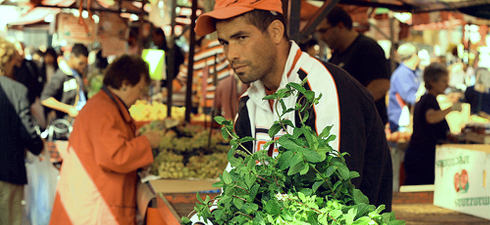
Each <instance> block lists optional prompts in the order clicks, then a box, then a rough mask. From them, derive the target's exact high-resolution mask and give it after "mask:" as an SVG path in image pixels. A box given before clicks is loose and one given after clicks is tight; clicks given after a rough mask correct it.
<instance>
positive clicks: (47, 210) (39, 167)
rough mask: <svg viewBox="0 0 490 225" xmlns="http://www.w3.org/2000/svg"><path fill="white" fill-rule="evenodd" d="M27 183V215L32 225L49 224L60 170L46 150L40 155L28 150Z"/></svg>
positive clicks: (25, 191) (25, 190)
mask: <svg viewBox="0 0 490 225" xmlns="http://www.w3.org/2000/svg"><path fill="white" fill-rule="evenodd" d="M26 170H27V185H26V186H25V187H24V198H25V200H26V206H25V210H26V215H27V217H28V219H29V221H30V222H31V225H47V224H49V219H50V217H51V210H52V209H53V203H54V197H55V196H56V184H57V181H58V175H59V171H58V170H57V169H56V168H55V167H54V166H53V164H52V163H51V160H50V155H49V152H48V151H47V150H44V151H43V152H42V153H41V154H40V155H39V156H35V155H33V154H32V153H30V152H27V156H26Z"/></svg>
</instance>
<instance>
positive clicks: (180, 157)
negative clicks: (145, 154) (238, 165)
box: [139, 121, 230, 179]
mask: <svg viewBox="0 0 490 225" xmlns="http://www.w3.org/2000/svg"><path fill="white" fill-rule="evenodd" d="M139 131H140V133H141V134H144V133H145V132H148V131H161V132H164V133H163V134H162V137H161V139H160V145H159V147H158V149H154V152H155V154H156V155H157V157H155V161H154V163H153V164H152V165H151V167H150V168H151V169H150V173H151V174H154V175H158V176H160V177H162V178H173V179H182V178H199V179H208V178H217V177H218V176H219V174H221V173H222V172H223V170H224V169H225V168H226V166H227V164H228V160H227V156H226V155H227V154H226V153H227V152H228V150H229V149H230V147H229V144H228V143H227V141H225V140H224V139H223V138H222V135H221V133H219V132H218V131H216V132H212V133H211V135H210V133H209V132H210V131H209V129H205V128H204V127H203V126H199V125H189V124H184V125H178V126H177V127H173V128H171V129H165V122H163V121H152V122H150V123H148V124H146V125H145V126H143V127H142V128H140V130H139Z"/></svg>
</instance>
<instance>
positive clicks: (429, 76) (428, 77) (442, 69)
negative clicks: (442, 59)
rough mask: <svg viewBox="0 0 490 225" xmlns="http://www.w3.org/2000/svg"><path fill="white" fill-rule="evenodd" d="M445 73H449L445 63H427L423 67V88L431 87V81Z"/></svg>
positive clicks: (428, 88)
mask: <svg viewBox="0 0 490 225" xmlns="http://www.w3.org/2000/svg"><path fill="white" fill-rule="evenodd" d="M447 75H449V72H448V70H447V67H446V65H444V64H442V63H438V62H433V63H431V64H429V65H428V66H427V67H425V69H424V82H425V88H427V90H430V89H432V87H431V86H430V82H431V81H433V82H437V81H439V80H440V79H441V77H442V76H447Z"/></svg>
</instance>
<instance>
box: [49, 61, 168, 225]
mask: <svg viewBox="0 0 490 225" xmlns="http://www.w3.org/2000/svg"><path fill="white" fill-rule="evenodd" d="M149 84H150V77H149V72H148V64H147V63H146V62H145V61H143V59H141V58H140V57H138V56H128V55H123V56H121V57H120V58H118V59H116V60H115V61H114V62H113V63H112V64H111V65H110V66H109V67H108V68H107V70H106V72H105V75H104V87H103V88H102V90H101V91H99V92H98V93H97V94H96V95H94V96H93V97H92V98H91V99H90V101H88V102H87V105H86V106H85V107H84V108H83V109H82V110H81V111H80V114H79V115H78V117H77V119H76V120H75V123H74V126H73V132H72V134H71V136H70V139H69V149H68V152H67V154H66V155H65V156H64V157H63V165H62V167H61V171H60V179H59V182H58V186H57V194H56V198H55V203H54V207H53V212H52V214H51V221H50V224H53V225H58V224H66V225H69V224H120V225H123V224H131V225H134V224H135V223H136V220H135V216H136V185H137V182H139V179H138V175H137V170H138V169H139V168H143V167H146V166H148V165H150V164H151V163H152V162H153V155H152V150H151V148H156V147H158V144H159V140H160V136H159V134H158V133H157V132H147V133H145V134H144V135H142V136H138V135H137V131H136V126H135V123H134V120H133V119H132V118H131V116H130V114H129V111H128V108H129V107H131V105H133V104H134V103H135V102H136V100H138V99H141V98H143V97H145V95H146V94H147V90H148V85H149Z"/></svg>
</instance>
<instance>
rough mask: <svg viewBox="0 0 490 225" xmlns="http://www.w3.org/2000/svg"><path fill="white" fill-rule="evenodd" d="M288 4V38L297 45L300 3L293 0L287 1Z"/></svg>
mask: <svg viewBox="0 0 490 225" xmlns="http://www.w3.org/2000/svg"><path fill="white" fill-rule="evenodd" d="M287 2H288V5H287V6H288V9H287V10H288V11H287V13H288V16H287V19H288V20H287V21H288V24H289V25H288V29H287V32H288V36H289V39H290V40H293V41H295V42H296V43H299V36H300V33H299V23H300V21H301V15H300V11H301V1H295V0H289V1H287Z"/></svg>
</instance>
